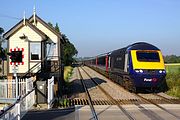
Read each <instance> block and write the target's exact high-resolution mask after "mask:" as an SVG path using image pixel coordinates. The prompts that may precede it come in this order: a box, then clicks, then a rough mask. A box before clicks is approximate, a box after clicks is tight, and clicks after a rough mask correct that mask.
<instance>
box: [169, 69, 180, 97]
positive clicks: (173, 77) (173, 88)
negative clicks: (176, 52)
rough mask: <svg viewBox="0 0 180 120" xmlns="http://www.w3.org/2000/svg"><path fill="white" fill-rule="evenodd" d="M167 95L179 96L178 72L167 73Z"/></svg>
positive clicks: (179, 74)
mask: <svg viewBox="0 0 180 120" xmlns="http://www.w3.org/2000/svg"><path fill="white" fill-rule="evenodd" d="M166 81H167V85H168V87H169V90H168V91H167V94H168V95H171V96H174V97H178V98H180V72H175V73H167V76H166Z"/></svg>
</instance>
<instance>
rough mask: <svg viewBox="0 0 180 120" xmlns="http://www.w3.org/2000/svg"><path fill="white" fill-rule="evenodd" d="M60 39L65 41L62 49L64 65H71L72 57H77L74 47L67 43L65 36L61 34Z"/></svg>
mask: <svg viewBox="0 0 180 120" xmlns="http://www.w3.org/2000/svg"><path fill="white" fill-rule="evenodd" d="M62 38H63V40H64V41H65V43H64V47H63V51H64V54H63V58H64V59H63V62H64V64H65V65H71V64H72V63H73V62H74V61H75V59H74V58H73V56H75V55H77V54H78V51H77V49H76V48H75V46H74V45H73V44H72V43H71V42H70V41H69V39H68V38H67V36H66V35H65V34H62Z"/></svg>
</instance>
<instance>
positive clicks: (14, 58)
mask: <svg viewBox="0 0 180 120" xmlns="http://www.w3.org/2000/svg"><path fill="white" fill-rule="evenodd" d="M23 51H24V49H22V50H20V49H19V48H18V49H17V50H16V49H14V51H12V49H10V52H9V53H7V54H8V55H9V56H10V59H11V62H10V64H11V65H12V63H13V64H14V65H17V64H18V65H20V64H22V65H23V64H24V62H23V60H22V59H23V58H24V55H23Z"/></svg>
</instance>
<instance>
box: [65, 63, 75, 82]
mask: <svg viewBox="0 0 180 120" xmlns="http://www.w3.org/2000/svg"><path fill="white" fill-rule="evenodd" d="M72 70H73V67H71V66H65V67H64V80H65V82H68V81H69V78H70V77H71V76H72Z"/></svg>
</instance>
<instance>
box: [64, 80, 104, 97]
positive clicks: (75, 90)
mask: <svg viewBox="0 0 180 120" xmlns="http://www.w3.org/2000/svg"><path fill="white" fill-rule="evenodd" d="M93 79H94V80H95V81H96V82H97V83H98V84H102V83H106V81H105V80H103V79H100V78H98V77H94V78H93ZM83 82H84V83H85V84H86V86H87V88H88V89H93V88H95V87H96V86H97V85H96V84H94V83H92V80H91V79H83ZM84 92H85V90H84V88H83V85H82V83H81V80H80V79H75V80H73V81H72V82H71V83H70V85H69V86H68V91H67V94H69V97H72V96H73V95H77V94H80V93H84Z"/></svg>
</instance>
